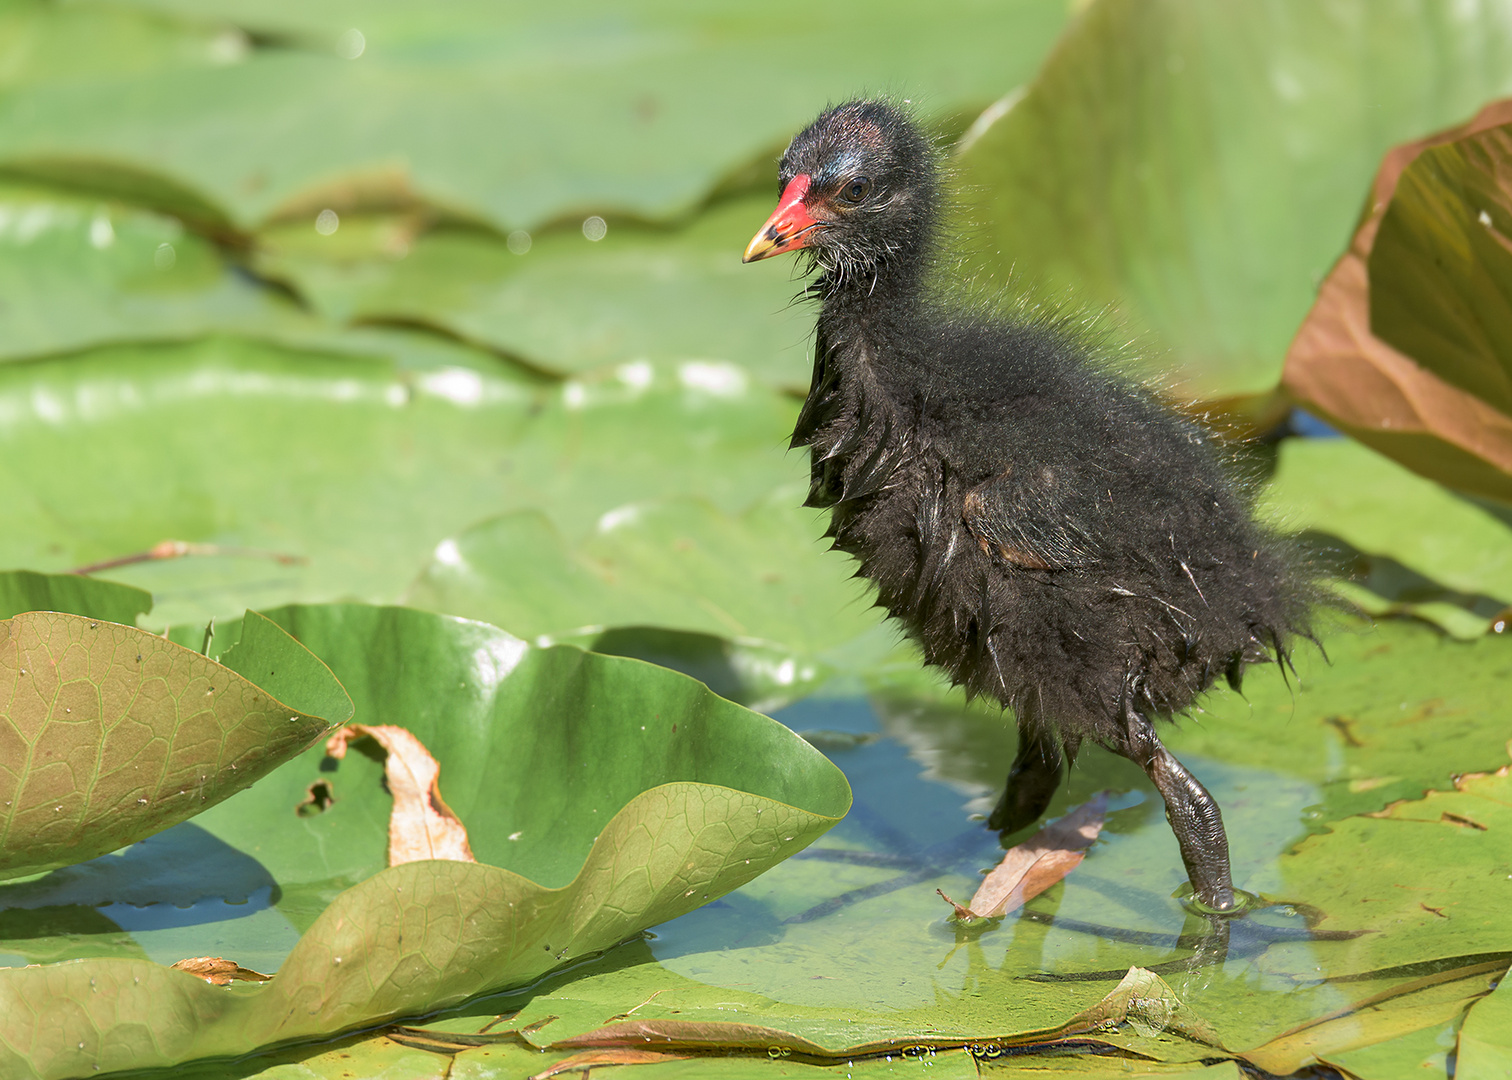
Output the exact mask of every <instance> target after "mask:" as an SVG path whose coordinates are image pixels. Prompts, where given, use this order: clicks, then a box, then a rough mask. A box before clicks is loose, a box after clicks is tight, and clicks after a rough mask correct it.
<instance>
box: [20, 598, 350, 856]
mask: <svg viewBox="0 0 1512 1080" xmlns="http://www.w3.org/2000/svg"><path fill="white" fill-rule="evenodd" d="M242 631H243V632H242V637H241V640H240V642H239V643H238V645H237V647H236V648H235V649H234V650H233V653H234V656H233V655H228V656H227V657H226V659H227V664H225V665H222V664H217V663H215V662H213V661H211V660H209V659H207V658H205V657H203V656H200V655H199V654H197V653H193V652H191V651H189V650H188V649H185V648H183V647H182V646H179V645H175V644H173V643H172V642H169V641H165V640H163V639H162V638H160V637H157V636H155V635H152V634H149V633H146V632H145V631H142V630H138V629H136V628H135V627H130V626H122V625H120V624H118V623H111V622H105V621H103V620H101V619H91V618H88V617H86V616H82V615H65V614H58V613H56V612H31V613H27V614H21V615H16V616H14V617H13V618H10V619H8V620H5V621H3V622H0V642H3V643H4V644H3V647H0V761H3V762H4V765H3V766H0V796H3V802H0V805H3V807H4V814H3V826H0V877H4V878H15V877H23V876H25V875H27V874H33V873H36V872H37V871H40V870H51V869H53V868H54V867H58V866H65V865H67V864H69V863H76V862H83V861H84V860H86V859H91V858H93V857H95V856H96V855H102V854H104V853H105V852H108V851H112V850H114V849H116V848H118V847H121V846H122V845H125V844H130V843H134V842H135V841H138V840H141V839H143V838H145V837H147V836H150V835H151V834H153V833H156V832H159V831H161V830H162V829H165V828H167V827H168V826H170V825H174V824H176V823H178V822H180V821H183V820H185V819H186V818H189V817H191V816H193V815H194V814H197V813H199V812H201V811H203V810H205V809H206V808H207V807H209V806H213V805H214V804H215V803H218V802H220V801H221V800H223V799H225V798H226V797H227V796H229V795H232V794H235V793H236V792H237V791H239V790H241V789H242V788H245V787H246V786H247V785H249V784H251V783H253V782H255V781H256V780H259V779H261V778H262V777H263V776H265V775H266V774H267V773H268V772H270V771H271V770H272V769H274V768H276V767H277V766H279V765H281V764H282V763H283V762H284V761H287V760H288V759H289V758H291V757H293V756H295V755H296V754H298V753H300V752H301V751H302V750H304V749H305V748H306V747H308V746H309V745H310V744H311V743H312V742H314V741H315V740H316V739H318V738H319V737H320V736H322V735H324V734H325V733H326V732H327V731H329V730H330V729H331V728H332V727H333V726H334V725H339V724H341V723H343V722H344V721H345V720H346V719H347V718H348V717H349V716H350V715H351V702H350V701H349V700H348V699H347V696H346V694H345V693H344V692H343V691H342V689H341V687H340V685H339V684H337V683H336V681H335V680H334V679H332V678H331V673H330V671H328V670H327V669H326V668H325V667H324V665H322V664H321V663H320V662H319V661H318V660H316V659H315V658H314V657H313V656H311V655H310V653H309V652H308V651H306V650H305V649H303V648H301V647H300V646H299V645H298V644H297V643H296V642H295V641H294V640H293V639H291V638H290V637H289V636H288V635H287V634H285V633H284V632H283V631H281V630H279V629H278V628H277V627H276V626H273V625H272V624H271V623H269V622H268V621H267V620H266V619H262V618H260V617H258V616H252V617H250V618H248V619H247V620H246V621H245V622H244V623H243V626H242Z"/></svg>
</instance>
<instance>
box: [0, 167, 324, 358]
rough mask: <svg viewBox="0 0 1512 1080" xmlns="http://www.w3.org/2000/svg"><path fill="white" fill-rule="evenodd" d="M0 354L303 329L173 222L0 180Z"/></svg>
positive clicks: (271, 296) (270, 294)
mask: <svg viewBox="0 0 1512 1080" xmlns="http://www.w3.org/2000/svg"><path fill="white" fill-rule="evenodd" d="M0 291H3V294H4V295H5V297H6V298H7V300H6V304H5V306H4V307H0V360H9V359H15V358H19V357H28V356H38V355H47V354H51V353H62V352H69V351H72V350H74V349H80V348H84V347H87V346H91V345H100V344H107V343H113V342H116V341H120V340H123V339H125V340H150V341H173V340H184V339H188V338H193V337H198V336H200V335H201V334H205V333H209V332H214V331H217V330H240V331H244V332H251V333H256V334H262V333H267V332H269V331H272V330H274V329H275V328H281V329H283V330H284V331H285V332H286V333H292V332H295V331H296V330H297V329H299V328H305V329H307V330H308V329H309V328H310V327H309V326H308V324H309V323H311V322H312V320H310V319H308V318H307V317H305V316H304V315H303V314H302V313H301V312H300V311H299V309H298V308H297V307H296V306H295V305H294V304H292V303H290V302H289V300H288V299H287V298H286V297H283V296H280V295H278V294H276V293H275V292H274V291H273V290H272V289H269V288H267V287H265V286H263V285H260V284H259V283H257V282H256V281H254V280H253V279H251V278H249V277H248V276H247V275H245V274H236V273H234V272H233V271H232V270H231V269H230V267H228V266H227V265H226V263H225V260H224V259H223V258H222V256H221V254H220V253H219V252H218V251H216V249H215V247H214V246H213V245H212V244H210V243H209V242H208V241H206V240H205V239H204V238H203V237H201V236H198V235H196V234H195V233H192V232H189V231H187V230H186V229H185V228H184V226H183V224H182V223H181V222H179V221H178V220H177V219H174V218H170V217H166V216H164V215H161V214H156V213H152V212H150V211H146V210H141V209H137V208H134V207H130V206H123V205H121V204H120V203H118V202H115V201H113V200H112V201H103V200H100V199H85V198H80V197H77V196H68V195H64V194H60V193H58V192H56V191H46V190H43V189H38V188H22V187H15V186H8V185H7V186H0Z"/></svg>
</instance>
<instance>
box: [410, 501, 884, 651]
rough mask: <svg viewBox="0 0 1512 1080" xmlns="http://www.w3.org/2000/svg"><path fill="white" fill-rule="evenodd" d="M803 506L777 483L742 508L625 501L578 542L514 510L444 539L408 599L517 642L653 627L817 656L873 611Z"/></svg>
mask: <svg viewBox="0 0 1512 1080" xmlns="http://www.w3.org/2000/svg"><path fill="white" fill-rule="evenodd" d="M801 501H802V492H801V491H800V490H799V489H798V488H797V487H788V488H784V489H781V490H779V491H778V492H776V493H774V494H773V496H772V497H770V498H769V499H767V500H764V501H763V502H762V503H759V504H757V505H756V506H755V507H753V508H752V509H751V510H749V511H747V512H746V513H745V514H744V515H742V516H740V517H733V516H731V515H727V514H723V513H720V512H719V511H718V510H717V509H715V508H714V507H713V506H711V505H710V504H709V503H707V502H704V501H701V500H695V499H665V500H660V501H657V502H649V503H631V504H629V505H627V506H624V507H620V508H618V509H616V510H613V511H611V512H610V513H608V514H606V515H604V517H603V518H601V519H600V521H599V526H598V529H597V530H596V531H595V532H594V534H593V535H592V536H591V537H589V538H588V539H587V540H586V541H585V542H584V543H582V544H579V545H577V546H576V547H575V548H569V547H568V546H567V545H566V544H565V543H564V542H563V539H562V537H561V535H560V534H559V533H558V532H557V531H556V530H555V529H553V528H552V527H551V524H550V522H549V521H547V520H546V518H545V517H544V515H542V514H540V513H538V512H526V513H519V514H511V515H508V516H506V517H502V518H496V519H494V520H492V521H488V522H484V523H482V524H480V525H477V526H474V527H473V528H471V529H469V530H468V531H467V532H465V533H463V534H461V535H460V536H458V537H456V538H455V539H453V540H449V541H445V542H443V543H442V544H441V545H439V547H438V549H437V552H436V557H435V559H434V560H433V561H432V562H431V565H430V566H429V567H427V568H426V570H425V572H424V573H423V574H422V575H421V577H420V579H419V580H418V581H417V582H416V583H415V585H414V586H413V587H412V588H411V589H410V591H409V594H408V597H407V599H408V601H409V602H410V603H412V604H415V605H417V606H419V607H424V608H429V609H430V610H433V611H445V612H450V613H452V614H455V615H464V616H467V617H469V618H476V619H482V620H484V621H486V622H491V623H493V624H494V625H495V626H502V627H505V628H507V629H509V630H510V631H512V632H514V633H517V634H519V635H520V636H521V637H526V638H536V637H543V636H544V637H556V636H560V635H563V634H566V633H572V632H574V631H581V630H582V629H583V628H589V627H605V626H657V627H665V628H668V629H674V630H682V631H691V632H695V633H704V634H711V635H718V636H721V637H726V638H735V639H740V638H756V639H760V640H763V641H769V642H775V643H781V644H784V645H786V646H788V647H789V648H791V649H792V650H794V651H795V652H797V653H800V654H802V653H806V654H821V653H823V652H824V651H825V650H826V649H829V648H834V647H837V646H840V645H843V644H844V643H845V642H847V641H850V640H852V639H854V638H856V637H859V636H861V635H863V634H869V633H871V632H872V631H873V630H874V629H876V627H877V626H878V624H879V623H880V622H881V613H880V612H878V611H876V610H875V609H873V608H872V607H871V603H870V599H869V598H868V596H867V593H866V590H865V587H864V586H863V585H862V584H861V583H860V582H859V581H857V580H855V579H853V577H852V574H853V572H854V571H853V570H852V569H851V567H850V566H849V565H848V562H849V560H848V559H846V558H845V557H843V556H840V555H837V554H833V553H830V552H827V551H826V550H825V548H826V547H827V546H828V542H827V541H824V540H821V539H820V534H821V533H822V532H823V531H824V524H823V522H822V521H821V520H820V517H819V515H817V514H815V513H814V511H812V510H805V509H803V508H801V507H800V506H799V505H798V504H799V503H800V502H801ZM523 567H529V568H530V569H529V570H528V571H523V570H522V568H523Z"/></svg>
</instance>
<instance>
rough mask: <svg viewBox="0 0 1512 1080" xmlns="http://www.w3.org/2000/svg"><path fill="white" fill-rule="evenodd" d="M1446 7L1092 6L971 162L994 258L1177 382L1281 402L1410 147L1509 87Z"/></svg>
mask: <svg viewBox="0 0 1512 1080" xmlns="http://www.w3.org/2000/svg"><path fill="white" fill-rule="evenodd" d="M1509 72H1512V32H1509V27H1508V24H1507V23H1506V21H1505V20H1504V19H1503V18H1502V17H1501V15H1500V14H1499V13H1497V12H1495V11H1493V10H1492V9H1483V10H1479V11H1477V12H1475V13H1473V14H1470V15H1468V16H1464V15H1462V14H1461V13H1460V12H1459V11H1457V10H1454V9H1451V8H1448V7H1445V6H1444V5H1443V4H1441V3H1438V2H1436V0H1414V2H1410V3H1403V4H1397V5H1393V6H1391V7H1389V8H1383V7H1381V6H1380V5H1377V4H1371V3H1369V2H1368V0H1351V2H1349V3H1343V4H1329V5H1319V4H1315V3H1311V2H1309V0H1289V2H1287V3H1281V4H1272V5H1265V6H1257V5H1250V4H1239V5H1233V4H1208V3H1204V2H1203V0H1165V2H1161V3H1156V4H1144V5H1129V4H1122V3H1110V2H1104V3H1094V4H1092V5H1090V6H1089V7H1088V9H1087V11H1086V12H1085V14H1084V15H1083V17H1082V18H1081V19H1079V20H1078V21H1077V22H1076V23H1074V24H1073V25H1072V26H1071V27H1070V28H1069V29H1068V31H1067V33H1066V35H1065V36H1064V37H1063V39H1062V40H1061V42H1060V44H1059V45H1058V46H1057V48H1056V50H1055V52H1054V53H1053V54H1052V55H1051V56H1050V58H1049V60H1048V61H1047V62H1046V65H1045V67H1044V68H1043V69H1042V70H1041V71H1040V73H1039V75H1038V76H1037V77H1036V79H1035V81H1034V83H1033V84H1032V85H1031V86H1030V87H1029V89H1028V92H1027V93H1026V94H1025V95H1024V96H1023V97H1022V99H1021V100H1019V99H1016V98H1009V99H1005V100H1004V101H1003V102H1001V103H1000V104H999V106H998V107H997V108H996V109H994V110H989V112H988V114H987V115H986V116H985V117H984V121H983V124H982V126H983V127H984V128H985V130H983V131H981V132H980V133H979V137H976V138H972V139H970V140H969V145H968V147H967V149H966V150H965V151H964V152H963V153H962V154H961V157H960V164H961V173H962V175H961V179H962V181H963V186H964V188H965V190H966V192H967V198H968V204H969V205H968V208H967V216H968V217H969V219H970V220H972V221H975V222H981V223H984V224H985V226H986V228H985V230H984V231H983V232H982V233H981V237H980V242H979V243H978V244H977V245H976V248H975V251H976V265H977V266H979V267H983V268H986V269H988V270H989V271H990V272H993V273H995V274H996V275H997V276H998V277H999V278H1000V279H1006V278H1007V277H1008V273H1009V271H1010V270H1012V272H1013V273H1014V274H1016V275H1017V276H1018V277H1019V278H1020V279H1021V280H1022V281H1024V282H1025V283H1026V285H1027V287H1028V288H1029V289H1030V290H1031V291H1032V292H1033V293H1034V295H1036V296H1039V297H1051V298H1057V299H1058V298H1062V297H1064V296H1067V295H1070V296H1072V297H1074V299H1075V301H1076V302H1077V303H1092V304H1107V305H1114V306H1116V307H1117V308H1118V309H1119V311H1120V313H1121V314H1122V315H1123V316H1125V317H1126V319H1127V321H1128V323H1129V324H1130V325H1131V326H1132V327H1133V328H1134V330H1135V332H1136V333H1147V334H1149V335H1150V338H1151V341H1152V344H1151V347H1150V348H1149V349H1148V350H1147V352H1148V356H1149V361H1148V367H1149V370H1151V371H1152V372H1155V373H1158V374H1160V375H1162V376H1163V378H1164V381H1166V382H1175V383H1176V384H1178V386H1179V392H1181V393H1183V394H1189V395H1193V396H1197V397H1200V398H1205V399H1211V398H1224V397H1233V396H1238V395H1255V394H1262V393H1268V392H1270V391H1271V390H1272V389H1273V388H1274V387H1275V385H1276V383H1277V381H1278V379H1279V376H1280V373H1281V364H1282V358H1283V356H1284V355H1285V352H1286V347H1287V344H1288V342H1289V341H1290V340H1291V337H1292V335H1293V334H1294V333H1295V332H1296V328H1297V326H1298V324H1299V323H1300V322H1301V321H1302V318H1303V316H1304V315H1305V314H1306V313H1307V310H1308V308H1309V306H1310V305H1311V304H1312V300H1313V294H1314V290H1315V289H1316V287H1317V284H1318V282H1319V281H1320V280H1321V279H1322V277H1323V275H1324V273H1325V272H1326V271H1327V270H1328V267H1329V265H1330V264H1331V263H1332V262H1333V261H1334V259H1335V258H1337V257H1338V255H1339V254H1340V253H1341V252H1342V251H1343V249H1344V247H1345V245H1346V244H1347V242H1348V240H1349V234H1350V231H1351V228H1352V226H1353V223H1354V220H1355V218H1356V216H1357V215H1358V213H1359V210H1360V201H1361V198H1362V193H1363V192H1365V191H1366V190H1367V188H1368V186H1369V183H1370V178H1371V175H1372V173H1373V172H1374V170H1375V167H1376V164H1377V162H1378V161H1379V160H1380V157H1381V155H1382V154H1383V153H1384V152H1385V151H1386V150H1387V149H1388V148H1390V147H1391V146H1392V145H1394V144H1396V143H1399V142H1403V141H1405V140H1406V139H1409V138H1412V137H1415V136H1418V135H1421V134H1423V133H1425V132H1428V131H1432V130H1434V129H1437V128H1442V127H1445V126H1447V125H1449V124H1450V123H1454V122H1457V121H1459V120H1462V119H1464V118H1465V117H1467V116H1469V115H1470V113H1472V112H1473V111H1474V110H1475V108H1476V107H1477V106H1479V105H1480V104H1481V103H1482V102H1483V101H1485V100H1487V99H1489V98H1492V97H1497V96H1500V95H1503V94H1506V93H1507V92H1508V91H1509V90H1512V75H1509Z"/></svg>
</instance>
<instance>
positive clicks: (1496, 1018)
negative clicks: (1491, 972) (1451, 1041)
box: [1455, 971, 1512, 1077]
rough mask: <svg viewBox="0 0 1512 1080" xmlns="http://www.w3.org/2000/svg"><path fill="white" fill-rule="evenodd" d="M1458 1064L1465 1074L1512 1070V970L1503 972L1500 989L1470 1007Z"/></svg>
mask: <svg viewBox="0 0 1512 1080" xmlns="http://www.w3.org/2000/svg"><path fill="white" fill-rule="evenodd" d="M1455 1067H1456V1072H1457V1074H1458V1075H1460V1076H1465V1077H1472V1076H1475V1077H1480V1076H1487V1077H1491V1076H1498V1075H1502V1076H1505V1075H1508V1074H1512V971H1509V972H1503V973H1502V975H1501V977H1500V979H1499V980H1498V983H1497V986H1496V989H1495V990H1493V991H1492V992H1491V993H1490V994H1489V995H1488V996H1487V997H1485V998H1482V999H1481V1000H1480V1001H1478V1002H1476V1003H1475V1004H1474V1005H1472V1006H1471V1007H1470V1012H1469V1014H1468V1015H1467V1016H1466V1017H1465V1024H1464V1026H1463V1027H1461V1028H1460V1033H1459V1042H1458V1044H1457V1047H1456V1055H1455Z"/></svg>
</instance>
